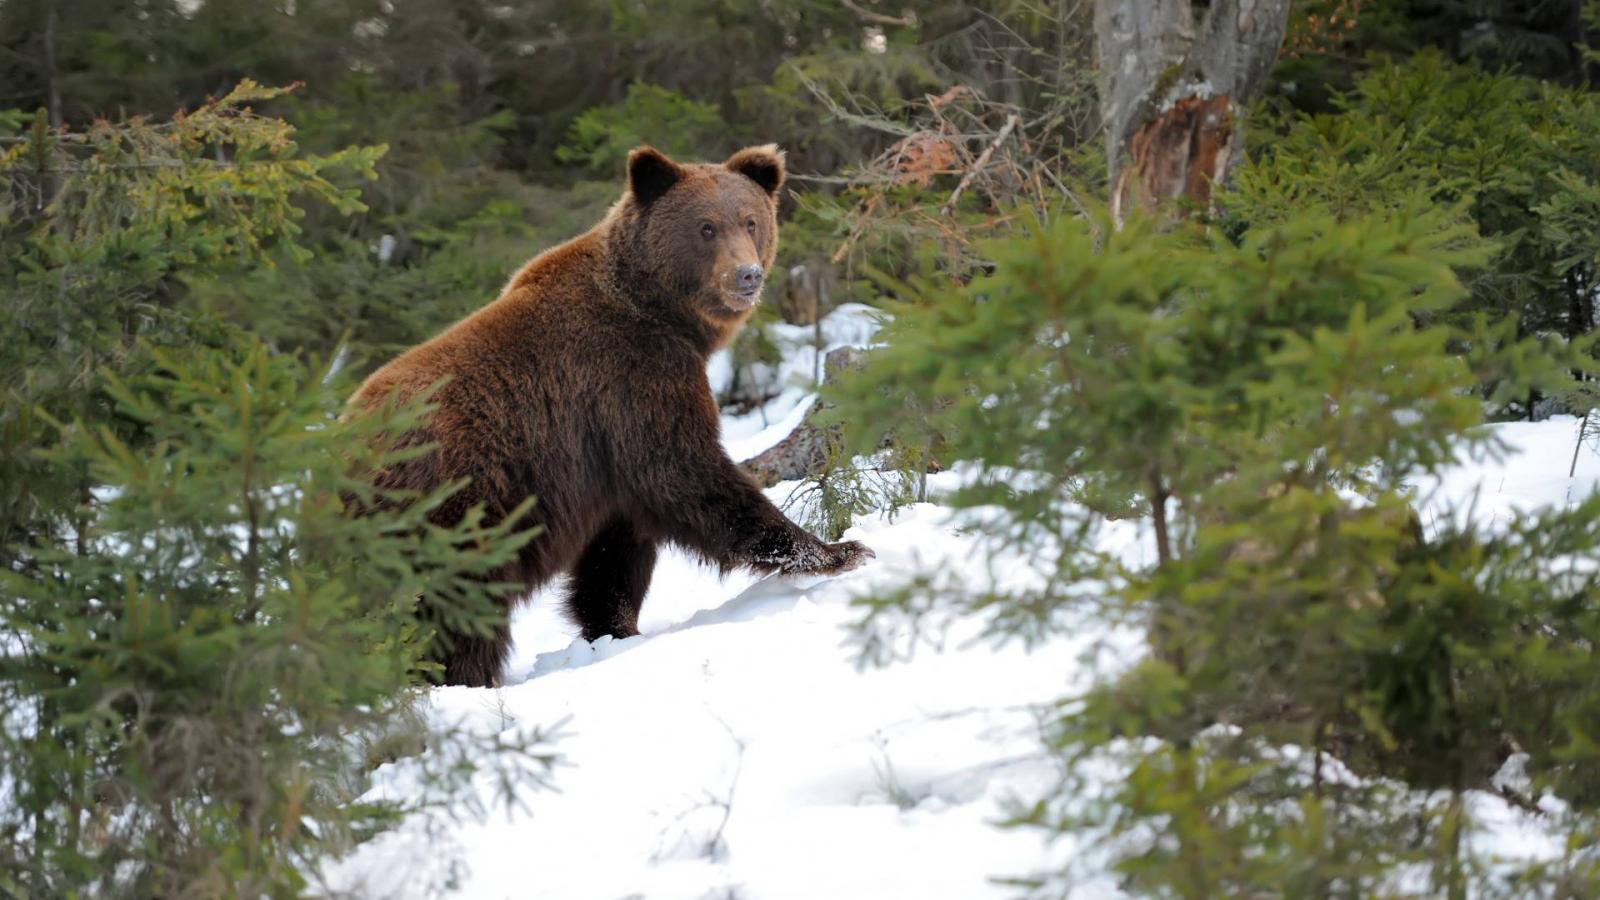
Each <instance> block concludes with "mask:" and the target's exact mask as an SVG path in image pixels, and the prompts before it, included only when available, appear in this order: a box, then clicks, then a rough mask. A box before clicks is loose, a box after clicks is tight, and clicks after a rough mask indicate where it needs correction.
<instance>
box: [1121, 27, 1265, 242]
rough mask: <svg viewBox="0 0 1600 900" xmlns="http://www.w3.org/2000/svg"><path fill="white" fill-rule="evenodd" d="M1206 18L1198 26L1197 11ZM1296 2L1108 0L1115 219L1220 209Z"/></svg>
mask: <svg viewBox="0 0 1600 900" xmlns="http://www.w3.org/2000/svg"><path fill="white" fill-rule="evenodd" d="M1197 8H1198V9H1200V10H1201V12H1200V19H1199V21H1198V22H1197V21H1196V18H1195V16H1196V10H1197ZM1288 18H1289V0H1213V2H1212V3H1210V4H1209V5H1204V4H1198V3H1194V2H1192V0H1098V2H1097V3H1096V5H1095V14H1094V26H1095V38H1096V42H1097V44H1098V50H1099V56H1100V110H1101V117H1102V120H1103V121H1104V122H1105V128H1106V151H1107V153H1106V159H1107V161H1108V169H1109V170H1108V172H1107V175H1108V176H1109V179H1108V184H1110V185H1111V213H1112V216H1113V218H1114V219H1115V221H1116V223H1117V225H1118V226H1119V227H1120V226H1121V224H1122V221H1123V219H1124V218H1125V217H1126V215H1127V211H1128V210H1129V209H1131V208H1132V207H1134V206H1139V207H1141V208H1142V209H1144V210H1145V211H1147V212H1155V211H1157V210H1163V211H1164V212H1163V214H1166V215H1173V214H1181V213H1182V212H1183V211H1184V209H1185V207H1187V208H1190V209H1210V207H1211V191H1212V185H1214V184H1219V183H1221V182H1222V181H1223V180H1224V179H1225V178H1226V177H1227V173H1228V169H1229V168H1230V167H1231V166H1232V165H1233V164H1234V163H1235V162H1236V161H1238V159H1239V158H1240V157H1241V155H1242V154H1243V151H1244V142H1243V133H1242V130H1241V129H1240V127H1239V120H1240V118H1241V117H1242V116H1243V114H1244V108H1245V105H1246V104H1248V103H1249V102H1250V101H1251V100H1252V99H1254V97H1255V96H1256V95H1257V94H1258V93H1260V91H1261V87H1262V85H1263V84H1264V83H1265V82H1266V77H1267V73H1268V72H1269V71H1271V69H1272V64H1273V62H1274V61H1275V60H1276V59H1277V55H1278V48H1279V47H1280V46H1281V45H1282V44H1283V35H1284V29H1285V27H1286V26H1287V23H1288Z"/></svg>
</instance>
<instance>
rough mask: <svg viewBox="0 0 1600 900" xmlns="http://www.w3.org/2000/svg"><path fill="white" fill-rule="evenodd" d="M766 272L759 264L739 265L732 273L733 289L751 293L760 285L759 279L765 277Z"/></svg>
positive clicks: (742, 292)
mask: <svg viewBox="0 0 1600 900" xmlns="http://www.w3.org/2000/svg"><path fill="white" fill-rule="evenodd" d="M766 274H767V273H766V272H763V271H762V270H761V267H760V266H754V265H751V266H740V267H739V268H738V270H737V271H735V272H734V273H733V289H734V290H736V291H738V292H739V293H741V294H753V293H755V291H756V289H757V288H759V287H761V279H762V278H764V277H766Z"/></svg>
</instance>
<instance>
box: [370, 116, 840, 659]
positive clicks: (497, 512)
mask: <svg viewBox="0 0 1600 900" xmlns="http://www.w3.org/2000/svg"><path fill="white" fill-rule="evenodd" d="M782 182H783V155H782V153H781V152H780V151H778V150H777V148H776V147H773V146H770V145H769V146H765V147H752V148H749V149H746V150H742V151H740V152H739V153H736V154H734V156H733V157H731V158H730V159H729V160H728V161H727V162H726V163H723V164H722V165H712V164H697V165H689V164H679V163H675V162H673V161H671V160H669V159H668V158H667V157H665V156H664V155H662V154H661V153H659V152H657V151H655V150H652V149H650V148H648V147H641V148H639V149H637V150H635V151H633V153H632V154H630V156H629V160H628V190H627V192H626V193H625V194H624V195H623V197H622V199H621V200H619V201H618V202H617V204H616V205H615V206H613V207H612V209H611V211H610V212H609V213H608V214H607V215H606V217H605V218H604V219H603V220H602V221H601V222H600V223H599V224H598V225H596V226H595V227H594V228H593V229H591V230H590V231H589V232H588V233H586V234H583V235H580V236H579V237H577V238H574V239H573V240H571V241H568V242H567V243H565V244H562V245H560V246H558V247H554V248H551V249H550V250H547V251H545V252H544V253H542V254H540V255H539V256H537V257H535V258H534V259H533V260H532V261H531V262H529V263H528V264H527V265H525V266H523V267H522V269H521V270H520V271H519V272H517V273H516V275H515V276H513V277H512V279H511V281H510V283H508V284H507V285H506V288H505V290H504V292H502V293H501V295H500V297H499V298H498V299H496V300H495V301H494V302H492V303H490V304H489V305H488V306H485V307H484V308H482V309H480V310H479V311H478V312H476V313H474V314H473V315H471V316H468V317H467V318H466V319H464V320H462V321H461V322H458V323H457V324H455V325H454V326H452V327H450V328H449V329H447V330H445V332H444V333H442V334H440V335H439V336H437V337H435V338H433V339H432V340H430V341H428V342H426V343H424V344H421V345H419V346H417V347H413V348H412V349H411V350H409V351H407V352H405V353H404V354H402V355H401V356H400V357H398V358H397V359H395V360H394V361H392V362H390V363H389V364H388V365H386V366H384V367H383V368H381V369H379V370H378V371H377V372H375V373H374V374H373V375H372V376H371V377H370V378H368V379H367V381H366V383H365V384H363V385H362V386H361V388H360V390H359V391H357V392H356V394H355V396H354V397H353V398H352V400H351V403H352V408H353V409H356V410H362V409H370V408H373V407H374V406H377V405H379V404H381V403H383V402H384V401H385V400H387V399H404V398H407V397H411V396H414V395H417V394H419V393H421V392H423V391H425V390H426V389H428V388H429V387H431V386H432V385H434V384H435V383H436V382H439V381H440V380H441V379H448V380H447V381H446V383H445V384H444V386H443V387H442V388H441V389H440V390H439V392H438V394H437V395H436V398H435V400H436V403H437V409H436V410H435V411H434V412H433V413H432V415H431V418H430V419H429V421H428V423H427V427H426V428H425V429H424V430H423V432H422V433H419V434H417V435H416V436H415V437H416V438H417V439H419V440H425V441H428V442H431V443H436V444H437V449H436V450H434V451H433V452H431V453H430V454H428V455H426V456H424V457H421V458H419V459H416V460H414V461H411V462H407V463H403V464H401V465H399V466H395V467H392V468H391V469H389V470H386V471H385V472H383V473H381V475H380V476H379V481H380V485H381V486H384V487H390V488H400V489H407V490H430V489H433V488H435V487H437V486H439V485H441V484H444V483H447V482H450V481H452V480H455V479H460V478H464V477H465V478H470V483H469V484H468V486H467V487H466V488H465V489H463V490H462V491H461V492H460V493H459V494H457V495H456V496H455V497H453V498H452V499H451V501H450V502H449V503H447V504H446V505H445V506H444V507H443V508H441V509H440V510H439V511H438V512H437V513H436V514H435V516H434V518H435V520H436V521H437V522H439V523H440V524H453V523H455V522H457V521H459V520H460V518H461V517H462V515H463V514H464V513H465V512H466V511H467V510H468V509H469V508H470V507H472V506H474V505H477V504H482V505H483V506H484V507H485V510H486V513H487V515H488V517H489V518H490V519H491V520H498V518H500V517H503V516H504V515H505V514H507V513H508V512H510V511H511V510H512V509H513V508H515V507H516V506H517V504H519V503H521V502H522V501H523V500H524V499H525V498H527V497H528V496H529V495H533V496H535V497H536V498H537V501H536V504H535V506H534V508H533V512H532V513H530V514H529V516H528V517H527V520H526V521H525V523H524V524H526V525H539V526H542V528H543V532H542V533H541V534H540V535H539V536H538V537H536V538H534V539H533V540H532V541H531V542H530V543H529V544H528V545H527V547H526V548H525V549H524V550H523V551H522V553H521V556H520V558H519V559H518V561H517V563H516V564H515V565H514V566H512V567H510V568H509V570H508V571H505V572H502V573H500V574H499V576H498V577H497V578H496V580H500V581H507V582H515V583H518V584H521V585H523V586H524V588H525V589H526V590H532V589H534V588H537V587H538V586H539V585H541V584H543V583H544V582H546V581H548V580H549V579H550V578H552V577H553V576H555V575H558V574H560V573H563V572H570V573H571V575H572V586H571V589H570V593H569V596H568V600H567V609H568V613H569V614H570V616H571V617H572V619H573V620H574V621H575V622H576V624H577V625H579V626H580V627H581V628H582V632H583V636H584V638H586V639H589V640H593V639H595V638H598V637H600V636H601V635H606V634H609V635H613V636H616V637H626V636H628V635H633V634H637V633H638V616H639V606H640V604H641V602H642V601H643V599H644V594H645V591H646V589H647V588H648V587H649V585H650V576H651V572H652V570H653V569H654V567H655V559H656V548H657V547H658V545H660V544H661V543H662V542H671V543H674V544H677V545H679V546H682V547H684V548H686V549H688V550H690V551H692V552H694V553H696V554H698V555H699V556H701V557H703V558H704V559H706V560H708V561H710V562H712V563H714V564H716V565H718V566H720V567H721V568H723V569H724V570H727V569H731V568H734V567H741V566H742V567H747V568H751V569H755V570H757V571H762V572H773V571H782V572H824V573H827V572H838V571H844V570H847V569H851V568H854V567H856V566H858V565H860V564H861V563H862V562H864V561H865V560H866V558H867V557H870V556H871V555H872V551H870V550H868V549H867V548H866V547H864V546H862V545H860V544H858V543H855V542H853V541H852V542H845V543H840V544H824V543H822V542H821V541H819V540H817V539H816V538H815V537H812V536H811V535H810V534H808V533H806V532H805V531H804V530H803V529H801V528H799V527H798V526H796V525H795V524H794V523H792V522H790V521H789V520H788V519H787V518H786V517H785V516H784V515H783V514H782V513H781V512H779V511H778V509H777V508H776V507H774V506H773V505H772V503H771V502H769V501H768V500H767V499H766V498H765V497H764V496H762V494H761V492H760V490H759V489H758V488H757V487H756V486H755V484H753V483H752V482H751V481H750V479H749V478H748V477H747V476H746V475H745V474H744V473H743V472H742V471H741V470H740V469H739V467H738V466H736V465H735V464H734V463H733V461H732V460H730V459H729V458H728V456H727V454H726V453H724V452H723V449H722V445H721V442H720V439H719V438H720V435H719V430H720V420H719V418H718V411H717V406H716V403H715V401H714V400H713V399H712V395H711V389H710V386H709V385H708V383H707V381H706V358H707V357H708V356H709V355H710V354H711V353H712V352H713V351H714V350H716V349H718V348H719V347H722V346H724V345H726V344H727V343H728V342H729V341H730V340H732V339H733V336H734V334H735V333H736V332H737V331H738V329H739V327H740V326H741V325H742V324H744V322H745V320H746V319H748V318H749V316H750V313H751V311H752V309H753V308H754V302H755V300H754V299H753V298H745V297H740V296H737V295H735V294H732V293H730V291H729V288H730V285H731V284H732V279H733V278H735V277H736V272H737V270H738V268H739V267H740V266H748V265H752V264H754V265H760V266H761V267H762V268H763V269H770V268H771V266H772V261H773V257H774V254H775V253H776V251H777V237H778V235H777V215H776V210H777V196H778V191H779V188H780V187H781V185H782ZM707 225H710V226H711V227H712V229H713V231H714V235H713V236H712V237H710V238H708V237H707V236H706V235H705V233H703V231H702V229H703V228H704V227H705V226H707ZM517 599H518V598H517V597H516V596H512V597H507V598H505V605H506V608H507V612H508V614H509V609H510V606H511V605H512V604H513V603H514V602H515V601H516V600H517ZM425 602H426V601H424V603H425ZM444 637H445V639H446V644H447V646H448V649H447V650H446V651H445V652H444V654H443V662H444V669H445V674H444V681H445V682H446V683H449V684H470V685H486V684H494V683H498V680H499V676H500V670H501V667H502V665H503V663H504V661H505V656H506V652H507V649H508V647H509V643H510V634H509V630H508V628H507V626H506V623H505V622H502V623H501V624H500V627H499V629H498V630H497V631H496V633H495V634H494V635H493V636H492V637H489V638H480V637H473V636H467V635H459V634H447V635H445V636H444Z"/></svg>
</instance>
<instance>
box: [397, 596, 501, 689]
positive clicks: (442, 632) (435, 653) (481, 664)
mask: <svg viewBox="0 0 1600 900" xmlns="http://www.w3.org/2000/svg"><path fill="white" fill-rule="evenodd" d="M511 577H514V575H501V576H497V577H495V578H494V579H493V580H496V581H500V580H509V579H510V578H511ZM516 596H517V595H512V596H508V597H503V598H501V599H500V602H499V604H498V606H499V609H498V610H496V612H495V616H494V620H493V621H492V622H490V623H488V624H489V630H488V632H487V633H483V632H481V631H477V632H464V631H457V630H456V629H454V628H451V627H450V626H449V625H447V624H446V622H445V621H444V619H445V616H444V614H443V611H442V610H440V609H438V608H437V607H435V606H434V605H433V604H431V603H429V602H428V600H427V599H426V598H424V599H423V600H421V601H420V603H421V606H420V608H419V610H418V612H419V616H420V618H421V619H423V620H424V621H426V622H431V623H432V624H433V626H434V629H435V631H436V633H435V635H434V639H433V641H434V642H433V647H432V649H431V651H430V654H429V655H430V656H431V657H432V658H433V660H434V661H435V662H437V663H439V664H440V665H442V666H443V667H444V671H443V672H436V673H433V674H430V675H429V676H428V680H429V681H432V682H433V683H435V684H459V685H465V686H467V687H499V686H500V675H501V670H502V669H503V668H504V667H505V662H506V657H508V656H509V655H510V654H511V607H512V604H513V603H514V602H515V601H516Z"/></svg>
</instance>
